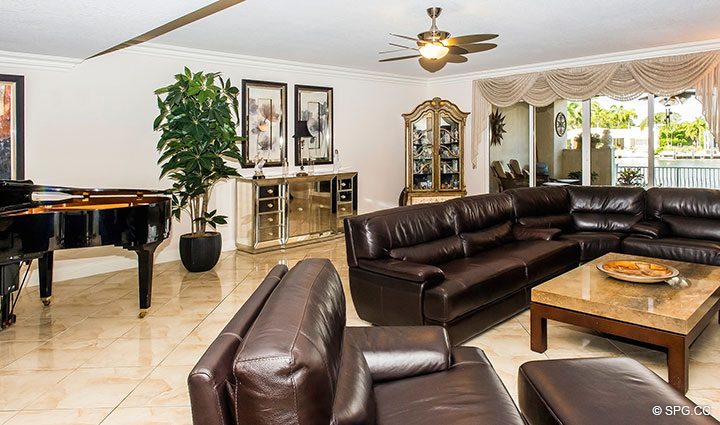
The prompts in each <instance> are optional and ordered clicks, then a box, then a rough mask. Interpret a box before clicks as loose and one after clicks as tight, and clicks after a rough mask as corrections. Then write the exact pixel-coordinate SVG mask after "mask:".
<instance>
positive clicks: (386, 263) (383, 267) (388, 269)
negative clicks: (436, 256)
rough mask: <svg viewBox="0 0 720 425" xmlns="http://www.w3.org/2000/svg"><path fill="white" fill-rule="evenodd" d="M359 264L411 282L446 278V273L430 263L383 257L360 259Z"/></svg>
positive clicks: (361, 266)
mask: <svg viewBox="0 0 720 425" xmlns="http://www.w3.org/2000/svg"><path fill="white" fill-rule="evenodd" d="M358 266H359V267H360V268H361V269H365V270H368V271H371V272H375V273H379V274H384V275H387V276H392V277H394V278H397V279H404V280H409V281H411V282H418V283H422V282H430V281H433V282H437V281H442V280H444V279H445V273H443V271H442V270H440V269H439V268H437V267H435V266H431V265H429V264H419V263H413V262H411V261H403V260H394V259H390V258H388V259H382V260H365V259H360V260H358Z"/></svg>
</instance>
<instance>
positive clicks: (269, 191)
mask: <svg viewBox="0 0 720 425" xmlns="http://www.w3.org/2000/svg"><path fill="white" fill-rule="evenodd" d="M267 193H269V194H271V195H272V194H273V193H275V191H274V190H272V189H268V191H267Z"/></svg>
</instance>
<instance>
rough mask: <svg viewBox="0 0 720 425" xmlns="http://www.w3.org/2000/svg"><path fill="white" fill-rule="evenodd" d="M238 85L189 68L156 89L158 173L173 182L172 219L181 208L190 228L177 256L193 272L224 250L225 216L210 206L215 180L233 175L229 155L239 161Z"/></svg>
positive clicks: (206, 266) (206, 267)
mask: <svg viewBox="0 0 720 425" xmlns="http://www.w3.org/2000/svg"><path fill="white" fill-rule="evenodd" d="M238 93H239V90H238V89H237V87H234V86H233V85H232V84H231V83H230V80H229V79H228V80H223V78H222V77H221V76H220V74H219V73H212V72H211V73H203V72H197V73H193V72H191V71H190V70H189V69H188V68H185V70H184V72H183V73H181V74H176V75H175V83H173V84H171V85H169V86H167V87H162V88H159V89H157V90H155V94H156V95H157V103H158V108H160V114H159V115H158V117H157V118H156V119H155V122H154V123H153V128H154V129H155V130H159V131H160V132H161V136H160V141H159V142H158V144H157V149H158V152H160V158H159V159H158V164H160V165H161V166H162V171H161V174H160V178H162V177H165V176H167V177H168V178H169V179H170V180H172V181H173V186H172V188H171V189H169V190H168V192H169V193H171V195H172V213H173V216H174V217H175V218H176V219H178V220H179V219H180V215H181V213H182V212H183V211H185V212H186V213H187V214H188V215H189V216H190V222H191V225H192V231H191V233H186V234H184V235H182V236H181V237H180V258H181V260H182V263H183V265H184V266H185V268H187V269H188V270H189V271H191V272H201V271H207V270H210V269H212V268H213V267H214V266H215V264H217V261H218V259H219V258H220V252H221V250H222V238H221V236H220V233H218V232H216V231H207V228H208V226H210V227H212V229H213V230H215V229H216V226H217V225H218V224H226V223H227V217H226V216H223V215H219V214H218V213H217V210H212V211H208V203H209V200H210V194H211V193H212V189H213V187H214V186H215V184H216V183H217V182H218V181H220V180H223V179H226V178H228V177H231V176H237V175H238V172H237V170H236V169H235V168H233V167H230V166H228V165H227V164H226V162H225V160H226V159H227V158H232V159H236V160H240V157H241V153H240V148H239V147H238V145H237V142H238V141H240V140H241V138H240V137H238V135H237V131H236V128H237V123H238V117H239V115H238V99H237V95H238Z"/></svg>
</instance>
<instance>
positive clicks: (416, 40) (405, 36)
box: [390, 33, 427, 43]
mask: <svg viewBox="0 0 720 425" xmlns="http://www.w3.org/2000/svg"><path fill="white" fill-rule="evenodd" d="M390 35H392V36H394V37H400V38H404V39H406V40H412V41H415V42H418V43H427V41H425V40H420V39H419V38H417V37H410V36H409V35H402V34H394V33H390Z"/></svg>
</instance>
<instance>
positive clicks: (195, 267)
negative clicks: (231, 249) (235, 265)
mask: <svg viewBox="0 0 720 425" xmlns="http://www.w3.org/2000/svg"><path fill="white" fill-rule="evenodd" d="M221 250H222V237H221V236H220V233H218V232H206V233H205V234H204V235H202V236H194V235H193V234H192V233H186V234H184V235H182V236H180V259H181V260H182V263H183V266H185V268H186V269H188V271H191V272H205V271H208V270H210V269H212V268H213V267H215V264H217V262H218V260H219V259H220V251H221Z"/></svg>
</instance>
